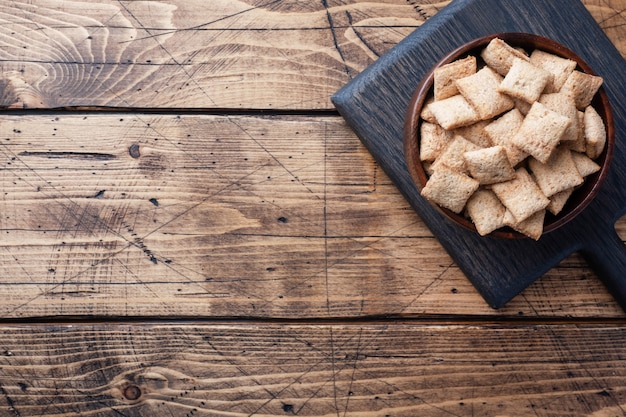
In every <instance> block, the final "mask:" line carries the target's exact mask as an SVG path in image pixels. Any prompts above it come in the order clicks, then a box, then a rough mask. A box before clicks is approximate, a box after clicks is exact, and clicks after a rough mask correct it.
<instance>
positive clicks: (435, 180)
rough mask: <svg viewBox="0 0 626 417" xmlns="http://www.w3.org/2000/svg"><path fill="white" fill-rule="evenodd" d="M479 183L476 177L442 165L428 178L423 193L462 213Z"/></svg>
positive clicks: (437, 202)
mask: <svg viewBox="0 0 626 417" xmlns="http://www.w3.org/2000/svg"><path fill="white" fill-rule="evenodd" d="M479 185H480V184H479V183H478V181H476V180H475V179H473V178H470V177H468V176H467V175H465V174H460V173H458V172H456V171H453V170H451V169H450V168H448V167H446V166H441V167H439V168H438V169H437V170H436V171H435V172H434V173H433V175H432V176H431V177H430V178H429V179H428V181H427V182H426V186H425V187H424V188H422V191H421V195H422V196H423V197H424V198H426V199H427V200H429V201H432V202H434V203H436V204H438V205H440V206H442V207H445V208H447V209H449V210H451V211H453V212H455V213H460V212H461V211H463V208H464V207H465V203H466V202H467V200H468V199H469V198H470V196H471V195H472V194H474V191H476V190H477V189H478V187H479Z"/></svg>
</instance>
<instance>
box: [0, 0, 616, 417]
mask: <svg viewBox="0 0 626 417" xmlns="http://www.w3.org/2000/svg"><path fill="white" fill-rule="evenodd" d="M446 4H447V3H446V2H437V1H424V0H420V1H406V0H374V1H364V0H353V1H346V2H343V1H334V0H321V1H317V2H314V1H311V2H306V1H292V0H265V1H252V0H240V1H232V0H211V1H205V0H163V1H152V2H148V1H112V0H98V1H95V0H94V1H51V0H30V1H26V0H23V1H0V33H1V35H0V75H1V78H0V87H2V88H1V91H2V92H1V94H0V104H1V105H2V106H3V107H4V111H3V112H2V114H1V115H0V143H1V145H0V150H1V152H2V153H1V156H2V163H3V166H2V170H1V171H0V173H1V174H0V181H1V186H2V190H1V191H2V199H1V200H0V215H1V217H0V234H1V240H0V300H1V301H0V319H1V321H2V322H1V323H0V327H1V331H2V337H1V339H0V340H1V342H0V415H1V416H79V415H80V416H126V417H131V416H269V415H300V416H342V417H343V416H348V415H349V416H386V415H389V416H434V417H436V416H479V415H480V416H494V417H497V416H500V417H504V416H594V417H608V416H618V415H619V416H623V415H625V411H624V410H625V408H626V378H625V377H626V369H625V367H624V366H623V363H622V360H623V359H624V357H626V328H625V324H626V321H624V312H623V311H622V310H621V309H620V307H619V306H618V305H617V304H616V303H615V302H614V301H613V299H612V298H611V296H610V295H609V294H608V292H607V291H606V289H605V288H604V287H603V286H602V284H601V283H600V280H599V279H598V277H597V276H596V275H595V273H594V272H593V271H592V270H591V269H590V268H589V267H588V265H587V264H586V263H585V261H584V260H583V259H582V257H580V256H579V255H572V256H570V257H569V258H567V259H566V260H564V261H563V262H562V263H561V264H560V265H558V267H556V268H554V269H553V270H551V271H550V272H549V273H547V274H546V275H545V276H543V277H542V278H541V279H539V280H538V281H537V282H535V283H534V284H533V285H531V286H530V287H529V288H527V289H526V290H525V291H524V292H523V293H521V294H520V295H519V296H517V297H515V298H514V299H513V300H512V301H511V302H509V303H508V304H507V305H506V306H505V307H504V308H502V309H500V310H497V311H496V310H493V309H491V308H490V307H488V306H487V305H486V303H485V302H484V300H483V299H482V298H481V297H480V296H479V295H478V293H477V292H476V290H475V289H474V288H473V287H472V285H471V284H470V283H469V281H468V280H467V278H466V277H465V276H464V275H463V274H462V273H461V272H460V271H459V269H458V268H457V266H456V265H455V263H454V262H453V261H452V260H451V258H450V257H449V255H448V254H447V253H446V252H445V251H444V250H443V249H442V248H441V246H440V244H439V242H438V241H437V240H436V239H435V238H433V236H432V234H431V233H430V232H429V230H428V229H427V228H426V227H425V226H424V224H423V223H422V221H421V220H420V218H419V217H418V216H417V215H416V214H415V212H414V211H413V210H412V209H411V208H410V207H409V205H408V204H407V202H406V201H405V200H404V199H403V197H402V196H401V195H400V193H399V192H398V191H397V189H396V187H395V186H394V185H393V184H392V183H391V182H390V180H389V179H388V177H387V176H386V175H385V173H384V172H382V170H381V169H380V168H379V167H378V166H377V164H376V163H375V161H374V159H373V158H372V157H371V155H370V154H369V153H368V152H367V151H366V150H365V148H364V147H363V146H362V144H361V143H360V141H359V140H358V138H357V137H356V136H355V135H354V133H353V132H352V131H351V130H350V129H349V128H348V127H347V125H346V123H345V122H344V120H343V119H342V118H341V117H340V116H339V115H338V113H337V112H336V111H335V109H334V108H333V106H332V104H331V102H330V96H331V95H332V94H333V93H334V92H335V91H337V90H338V89H339V88H340V87H342V86H343V85H345V84H346V83H347V82H348V81H350V80H351V79H353V78H354V77H355V76H356V75H357V74H359V73H360V72H361V71H362V70H363V69H365V68H366V67H367V66H368V65H369V64H371V63H372V62H374V61H375V60H376V59H377V58H378V57H379V56H381V54H383V53H385V52H386V51H388V50H389V49H390V48H391V47H393V46H394V45H395V44H396V43H397V42H399V41H400V40H401V39H403V38H404V37H406V36H407V35H408V34H409V33H411V32H412V31H413V30H416V29H417V30H419V26H420V25H421V24H422V23H423V22H424V21H425V20H426V19H428V18H429V17H431V16H433V15H434V14H436V13H437V12H438V10H440V9H441V8H442V7H444V6H445V5H446ZM584 4H585V6H586V7H587V8H588V10H589V11H590V12H591V13H592V15H593V16H594V18H595V19H596V20H597V22H598V23H599V24H600V25H601V26H602V28H603V29H604V30H605V32H606V34H607V35H608V36H609V37H610V38H611V40H612V41H613V42H614V43H615V45H616V46H617V48H618V49H619V50H620V51H621V52H622V54H623V55H624V56H625V57H626V11H625V10H626V0H585V1H584ZM617 229H618V232H619V233H620V235H621V236H624V237H626V220H620V222H618V224H617Z"/></svg>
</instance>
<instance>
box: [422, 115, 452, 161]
mask: <svg viewBox="0 0 626 417" xmlns="http://www.w3.org/2000/svg"><path fill="white" fill-rule="evenodd" d="M452 137H453V133H452V131H450V130H445V129H444V128H443V127H441V126H439V125H438V124H435V123H428V122H425V121H424V122H422V124H421V125H420V148H419V153H420V160H421V161H434V160H435V159H437V158H438V157H439V155H441V153H442V152H443V151H444V149H445V148H446V146H448V144H449V143H450V141H451V140H452Z"/></svg>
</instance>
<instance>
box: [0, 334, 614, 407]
mask: <svg viewBox="0 0 626 417" xmlns="http://www.w3.org/2000/svg"><path fill="white" fill-rule="evenodd" d="M1 330H2V334H3V340H2V342H1V343H0V376H1V380H2V383H1V386H0V393H1V395H0V410H1V411H0V413H1V414H2V415H6V416H40V415H41V416H43V415H45V416H68V415H91V416H113V415H124V416H127V417H132V416H145V415H174V416H209V415H210V416H261V415H263V416H275V415H300V416H321V415H340V416H374V415H376V416H382V415H403V416H405V415H428V416H433V417H437V416H450V415H454V416H467V417H469V416H476V415H498V416H520V417H525V416H570V417H573V416H613V415H622V413H623V407H624V406H625V401H626V400H625V395H626V387H625V386H624V380H625V377H626V374H625V371H624V367H623V366H622V359H623V357H624V355H626V350H625V348H624V346H625V342H626V331H625V329H624V328H623V326H621V325H619V326H612V325H599V326H598V325H596V326H587V325H554V326H547V325H542V324H532V323H529V324H517V325H516V324H507V325H488V324H477V325H462V324H461V325H453V324H452V325H437V324H432V325H411V324H400V323H393V324H392V323H382V324H354V325H340V324H332V325H331V324H328V325H316V326H312V325H287V324H276V325H256V324H249V325H237V324H232V325H226V324H225V325H192V324H189V325H186V326H180V325H178V324H171V325H170V324H154V325H132V324H129V325H54V326H46V327H44V326H33V327H25V328H24V327H19V326H3V327H2V329H1Z"/></svg>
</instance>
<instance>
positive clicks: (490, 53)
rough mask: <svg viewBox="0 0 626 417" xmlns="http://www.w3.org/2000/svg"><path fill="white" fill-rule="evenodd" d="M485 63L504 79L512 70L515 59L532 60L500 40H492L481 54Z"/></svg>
mask: <svg viewBox="0 0 626 417" xmlns="http://www.w3.org/2000/svg"><path fill="white" fill-rule="evenodd" d="M480 56H481V58H482V59H483V61H485V63H486V64H487V65H488V66H489V67H490V68H492V69H493V70H494V71H496V72H497V73H498V74H500V75H502V76H503V77H504V76H505V75H506V74H507V73H508V72H509V69H511V65H513V60H514V59H515V58H518V59H524V60H530V58H529V57H528V55H526V54H525V53H524V52H522V51H520V50H518V49H516V48H513V47H512V46H511V45H509V44H508V43H506V42H505V41H503V40H502V39H500V38H494V39H492V40H491V41H490V42H489V43H488V44H487V46H486V47H485V48H484V49H483V50H482V51H481V53H480Z"/></svg>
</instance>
